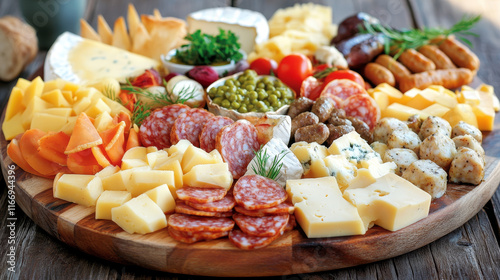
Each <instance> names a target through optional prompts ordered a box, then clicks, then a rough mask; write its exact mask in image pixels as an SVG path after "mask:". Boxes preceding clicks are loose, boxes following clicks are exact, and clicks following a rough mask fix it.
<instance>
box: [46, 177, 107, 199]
mask: <svg viewBox="0 0 500 280" xmlns="http://www.w3.org/2000/svg"><path fill="white" fill-rule="evenodd" d="M53 191H54V197H56V198H60V199H64V200H67V201H69V202H73V203H77V204H80V205H83V206H94V205H95V203H96V201H97V198H99V196H100V195H101V193H102V191H103V190H102V182H101V178H99V177H97V176H94V175H83V174H62V175H60V176H59V175H58V176H57V177H56V178H55V179H54V189H53Z"/></svg>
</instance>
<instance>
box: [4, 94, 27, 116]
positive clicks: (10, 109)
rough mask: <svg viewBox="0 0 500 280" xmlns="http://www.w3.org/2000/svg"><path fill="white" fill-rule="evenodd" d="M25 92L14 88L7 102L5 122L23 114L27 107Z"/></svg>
mask: <svg viewBox="0 0 500 280" xmlns="http://www.w3.org/2000/svg"><path fill="white" fill-rule="evenodd" d="M23 94H24V93H23V91H22V90H21V89H20V88H18V87H14V88H13V89H12V91H11V92H10V97H9V101H8V102H7V108H6V109H5V120H6V121H8V120H10V119H11V118H12V117H13V116H15V115H17V114H22V113H23V112H24V109H26V107H25V106H24V105H23Z"/></svg>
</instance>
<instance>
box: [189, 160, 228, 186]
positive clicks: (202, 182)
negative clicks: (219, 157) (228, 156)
mask: <svg viewBox="0 0 500 280" xmlns="http://www.w3.org/2000/svg"><path fill="white" fill-rule="evenodd" d="M182 181H183V183H184V185H186V186H191V187H199V188H213V187H216V188H217V187H222V188H224V189H226V190H229V189H230V188H231V186H232V184H233V176H232V175H231V172H229V167H228V164H227V163H225V162H223V163H214V164H200V165H196V166H194V167H193V168H191V170H190V171H189V172H187V173H186V174H184V176H183V177H182Z"/></svg>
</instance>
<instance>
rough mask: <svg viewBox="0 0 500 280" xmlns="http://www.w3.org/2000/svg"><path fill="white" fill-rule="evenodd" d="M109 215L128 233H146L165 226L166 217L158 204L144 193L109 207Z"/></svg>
mask: <svg viewBox="0 0 500 280" xmlns="http://www.w3.org/2000/svg"><path fill="white" fill-rule="evenodd" d="M111 217H112V218H111V219H112V220H113V222H115V223H116V224H118V225H119V226H120V227H121V228H122V229H123V230H125V231H126V232H128V233H130V234H132V233H140V234H146V233H150V232H154V231H157V230H159V229H162V228H165V227H166V226H167V218H166V216H165V214H164V213H163V211H162V210H161V208H160V206H158V205H157V204H156V203H155V202H154V201H153V200H152V199H151V198H149V196H147V195H146V194H143V195H140V196H138V197H136V198H133V199H131V200H129V201H127V202H125V203H124V204H123V205H122V206H118V207H115V208H113V209H111Z"/></svg>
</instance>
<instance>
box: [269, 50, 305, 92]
mask: <svg viewBox="0 0 500 280" xmlns="http://www.w3.org/2000/svg"><path fill="white" fill-rule="evenodd" d="M276 74H277V76H278V78H279V79H280V80H281V81H282V82H283V83H285V84H286V85H287V86H289V87H290V88H291V89H293V90H294V91H295V92H296V94H298V93H299V92H300V86H301V85H302V81H304V80H305V79H306V78H307V77H309V76H311V75H312V64H311V61H310V60H309V58H307V56H305V55H303V54H289V55H287V56H285V57H284V58H283V59H282V60H281V61H280V63H279V65H278V70H276Z"/></svg>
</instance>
